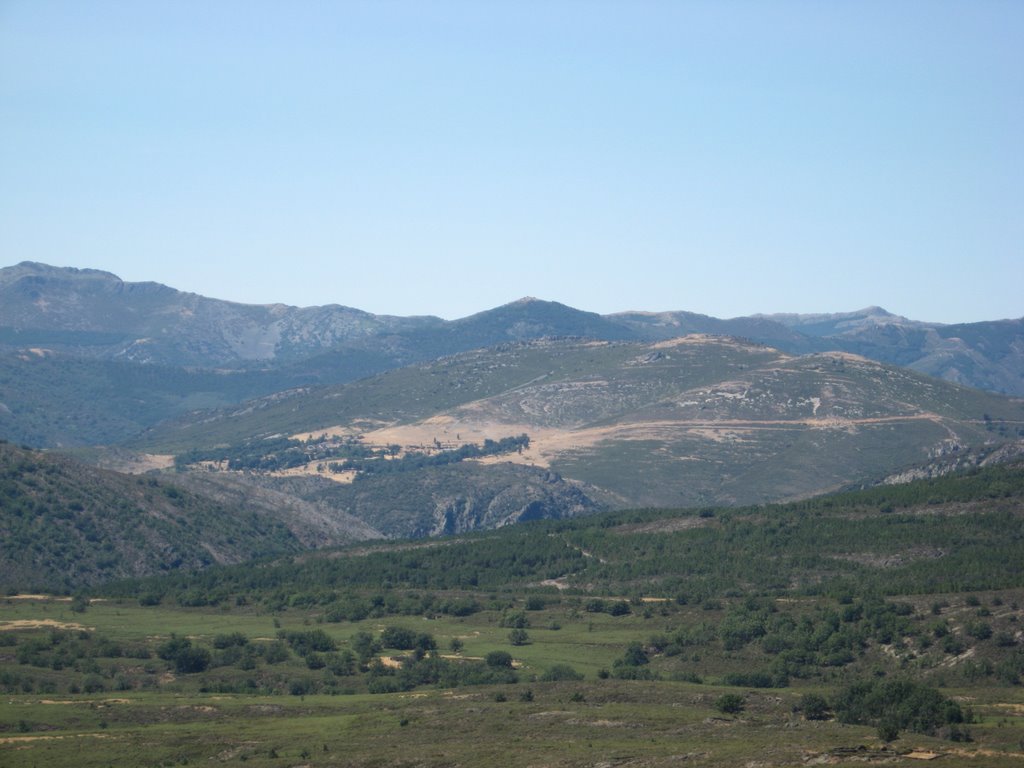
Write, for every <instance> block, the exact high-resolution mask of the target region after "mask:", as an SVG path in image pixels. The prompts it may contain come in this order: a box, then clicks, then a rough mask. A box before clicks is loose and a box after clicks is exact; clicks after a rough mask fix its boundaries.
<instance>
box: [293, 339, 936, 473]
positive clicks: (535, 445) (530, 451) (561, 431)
mask: <svg viewBox="0 0 1024 768" xmlns="http://www.w3.org/2000/svg"><path fill="white" fill-rule="evenodd" d="M686 343H689V342H686ZM485 403H486V401H476V402H473V403H467V404H466V405H463V406H461V407H459V408H457V409H456V410H454V411H451V412H448V413H442V414H437V415H435V416H431V417H430V418H428V419H424V420H422V421H418V422H414V423H412V424H384V423H382V422H372V423H368V422H355V423H353V424H348V425H345V424H342V425H337V426H333V427H326V428H324V429H321V430H317V431H315V432H311V433H305V434H304V435H295V436H294V437H296V438H303V437H309V436H313V437H316V436H319V435H322V434H325V433H326V434H329V435H347V436H353V435H359V436H360V437H361V439H362V441H363V443H364V444H365V445H372V446H385V445H399V446H401V447H402V452H403V453H404V452H406V451H419V452H425V453H431V452H434V451H436V450H438V445H440V447H441V450H453V449H456V448H459V447H461V446H463V445H467V444H475V445H480V444H482V443H483V441H484V440H495V441H497V440H500V439H502V438H506V437H515V436H517V435H521V434H526V435H529V437H530V447H529V448H526V449H524V450H523V451H522V452H515V453H508V454H501V455H496V456H486V457H481V458H478V459H468V461H475V462H477V463H480V464H485V465H486V464H498V463H506V462H508V463H515V464H523V465H528V466H535V467H541V468H548V467H550V466H551V464H552V462H553V461H555V460H557V459H559V458H561V457H563V456H564V455H565V454H567V453H572V452H574V451H579V450H589V449H592V448H593V447H594V446H596V445H598V444H600V443H602V442H606V441H663V442H669V441H674V440H678V439H680V438H684V437H686V438H697V439H699V440H704V441H709V442H714V443H726V442H732V443H737V442H746V441H749V440H751V439H753V438H754V437H755V436H756V435H757V434H758V433H761V432H766V431H778V430H790V429H797V428H801V427H802V428H810V429H815V430H836V431H847V432H850V431H856V430H857V429H859V428H860V427H863V426H873V425H883V424H898V423H903V422H910V421H932V422H935V423H937V424H940V425H942V424H943V420H942V417H941V416H939V415H938V414H934V413H910V414H900V415H894V416H875V417H866V418H849V419H845V418H839V417H834V416H828V417H819V416H810V417H805V418H796V419H757V420H745V419H690V420H682V419H672V420H667V419H665V420H652V421H643V422H631V423H627V424H611V425H608V426H601V427H579V428H565V427H546V426H538V425H536V424H529V423H523V422H505V421H499V420H496V419H494V418H488V416H487V415H486V414H485V413H484V412H483V409H484V405H485ZM364 426H371V427H375V428H373V429H371V430H370V431H366V432H361V431H360V427H364ZM684 458H695V457H684ZM326 463H328V462H311V463H310V464H307V465H304V466H302V467H295V468H293V469H289V470H283V471H282V472H278V473H273V474H275V475H278V476H283V477H289V476H308V475H313V474H316V475H320V476H322V477H328V478H330V479H331V480H334V481H335V482H339V483H350V482H352V480H353V479H354V477H355V473H339V474H333V473H330V472H317V471H316V466H317V464H326Z"/></svg>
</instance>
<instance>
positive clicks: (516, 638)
mask: <svg viewBox="0 0 1024 768" xmlns="http://www.w3.org/2000/svg"><path fill="white" fill-rule="evenodd" d="M508 641H509V642H510V643H512V645H526V644H527V643H529V642H530V635H529V634H528V633H527V631H526V630H525V629H519V628H518V627H517V628H516V629H513V630H512V631H511V632H509V633H508Z"/></svg>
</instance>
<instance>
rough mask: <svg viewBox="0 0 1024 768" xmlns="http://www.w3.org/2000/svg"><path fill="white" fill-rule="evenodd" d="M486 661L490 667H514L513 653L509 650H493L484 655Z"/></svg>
mask: <svg viewBox="0 0 1024 768" xmlns="http://www.w3.org/2000/svg"><path fill="white" fill-rule="evenodd" d="M484 662H485V663H486V664H487V666H488V667H508V668H509V669H511V668H512V654H511V653H509V652H508V651H491V652H490V653H488V654H487V656H486V657H484Z"/></svg>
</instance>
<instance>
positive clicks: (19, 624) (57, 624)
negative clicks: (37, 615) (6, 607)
mask: <svg viewBox="0 0 1024 768" xmlns="http://www.w3.org/2000/svg"><path fill="white" fill-rule="evenodd" d="M43 627H52V628H54V629H74V630H89V631H92V630H93V629H95V627H87V626H85V625H84V624H76V623H74V622H68V621H57V620H56V619H15V620H13V621H0V632H6V631H8V630H13V629H42V628H43Z"/></svg>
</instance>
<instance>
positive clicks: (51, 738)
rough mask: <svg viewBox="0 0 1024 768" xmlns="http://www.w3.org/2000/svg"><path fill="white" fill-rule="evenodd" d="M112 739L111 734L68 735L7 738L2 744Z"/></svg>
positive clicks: (0, 741) (1, 740)
mask: <svg viewBox="0 0 1024 768" xmlns="http://www.w3.org/2000/svg"><path fill="white" fill-rule="evenodd" d="M85 738H89V739H112V738H114V737H113V736H112V735H111V734H109V733H68V734H62V735H55V736H5V737H4V738H2V739H0V744H21V743H24V742H30V741H62V740H63V739H85Z"/></svg>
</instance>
